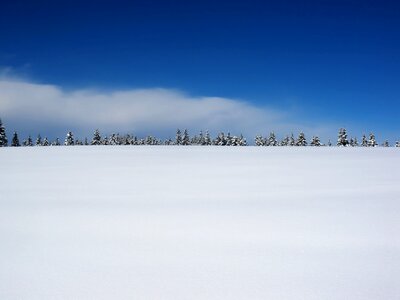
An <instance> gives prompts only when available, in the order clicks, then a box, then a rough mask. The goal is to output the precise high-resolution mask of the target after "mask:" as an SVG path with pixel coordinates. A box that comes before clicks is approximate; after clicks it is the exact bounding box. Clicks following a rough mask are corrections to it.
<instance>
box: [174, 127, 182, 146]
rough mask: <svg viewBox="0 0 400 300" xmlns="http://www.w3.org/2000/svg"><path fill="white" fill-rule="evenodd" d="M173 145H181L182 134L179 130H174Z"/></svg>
mask: <svg viewBox="0 0 400 300" xmlns="http://www.w3.org/2000/svg"><path fill="white" fill-rule="evenodd" d="M175 145H182V133H181V130H180V129H179V128H178V129H177V130H176V135H175Z"/></svg>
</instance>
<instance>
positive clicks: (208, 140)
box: [204, 130, 212, 146]
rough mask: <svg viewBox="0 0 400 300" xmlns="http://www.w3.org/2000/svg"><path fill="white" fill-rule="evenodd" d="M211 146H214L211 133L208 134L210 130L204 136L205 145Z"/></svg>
mask: <svg viewBox="0 0 400 300" xmlns="http://www.w3.org/2000/svg"><path fill="white" fill-rule="evenodd" d="M211 144H212V140H211V137H210V133H209V132H208V130H206V134H205V135H204V145H205V146H210V145H211Z"/></svg>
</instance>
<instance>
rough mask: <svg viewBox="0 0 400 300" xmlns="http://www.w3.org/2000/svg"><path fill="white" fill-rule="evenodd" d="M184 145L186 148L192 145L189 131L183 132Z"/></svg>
mask: <svg viewBox="0 0 400 300" xmlns="http://www.w3.org/2000/svg"><path fill="white" fill-rule="evenodd" d="M182 145H184V146H187V145H190V136H189V133H188V131H187V129H185V130H184V131H183V137H182Z"/></svg>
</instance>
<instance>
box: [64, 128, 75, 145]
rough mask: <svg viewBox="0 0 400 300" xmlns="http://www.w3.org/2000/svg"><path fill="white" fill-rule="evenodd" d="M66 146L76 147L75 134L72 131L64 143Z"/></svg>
mask: <svg viewBox="0 0 400 300" xmlns="http://www.w3.org/2000/svg"><path fill="white" fill-rule="evenodd" d="M64 145H65V146H73V145H75V139H74V134H73V133H72V132H71V131H68V133H67V136H66V137H65V141H64Z"/></svg>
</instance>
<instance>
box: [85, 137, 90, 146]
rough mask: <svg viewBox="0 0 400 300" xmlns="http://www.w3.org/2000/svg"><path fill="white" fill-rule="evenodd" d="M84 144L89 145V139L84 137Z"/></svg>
mask: <svg viewBox="0 0 400 300" xmlns="http://www.w3.org/2000/svg"><path fill="white" fill-rule="evenodd" d="M84 145H85V146H88V145H89V141H88V139H87V137H85V142H84Z"/></svg>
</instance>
